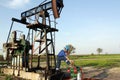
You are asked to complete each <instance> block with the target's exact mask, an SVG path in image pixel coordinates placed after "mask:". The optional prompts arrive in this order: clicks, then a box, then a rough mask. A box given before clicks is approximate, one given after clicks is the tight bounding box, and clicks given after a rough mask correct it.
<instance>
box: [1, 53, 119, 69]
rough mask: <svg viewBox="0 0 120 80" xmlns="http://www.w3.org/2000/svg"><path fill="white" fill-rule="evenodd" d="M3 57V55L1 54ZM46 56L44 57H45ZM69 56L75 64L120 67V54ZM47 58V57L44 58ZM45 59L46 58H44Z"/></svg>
mask: <svg viewBox="0 0 120 80" xmlns="http://www.w3.org/2000/svg"><path fill="white" fill-rule="evenodd" d="M0 58H1V56H0ZM43 58H44V57H43ZM69 58H70V59H71V60H73V61H74V63H75V65H77V66H81V67H89V66H92V67H97V68H99V67H100V68H101V67H107V68H112V67H120V54H106V55H103V54H101V55H70V56H69ZM44 59H45V58H44ZM33 61H34V62H36V61H37V58H36V57H34V60H33ZM43 61H44V60H43ZM0 63H1V64H5V63H6V61H1V59H0ZM66 66H68V65H66V63H65V62H62V67H66Z"/></svg>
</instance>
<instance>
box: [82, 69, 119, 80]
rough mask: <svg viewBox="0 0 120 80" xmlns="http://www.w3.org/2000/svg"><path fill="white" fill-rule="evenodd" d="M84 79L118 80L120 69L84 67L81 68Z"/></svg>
mask: <svg viewBox="0 0 120 80" xmlns="http://www.w3.org/2000/svg"><path fill="white" fill-rule="evenodd" d="M83 72H84V77H88V78H99V79H100V80H120V67H116V68H109V69H106V68H103V69H98V68H93V67H85V68H83Z"/></svg>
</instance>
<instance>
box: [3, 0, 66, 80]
mask: <svg viewBox="0 0 120 80" xmlns="http://www.w3.org/2000/svg"><path fill="white" fill-rule="evenodd" d="M63 7H64V5H63V0H49V1H48V0H45V1H44V2H42V3H41V4H40V5H38V6H36V7H34V8H32V9H29V10H27V11H24V12H22V13H21V19H16V18H12V24H11V27H10V30H9V33H8V37H7V41H6V43H4V44H3V49H4V54H5V58H7V60H8V65H10V66H11V68H12V69H13V75H15V70H16V69H18V76H19V75H20V70H21V68H22V69H23V68H25V71H28V72H29V71H34V72H36V71H37V70H40V71H44V77H45V80H48V77H50V75H52V74H54V73H55V67H56V58H55V44H54V43H55V32H57V31H58V29H56V21H55V20H56V19H57V18H60V14H61V11H62V9H63ZM51 14H52V15H51ZM31 19H34V20H31ZM52 19H53V20H54V21H52ZM28 21H30V22H28ZM14 22H17V23H20V24H24V25H25V26H26V28H27V29H28V34H27V35H26V34H23V35H21V36H19V38H18V35H17V31H12V27H13V24H14ZM52 26H53V27H52ZM34 54H38V55H37V57H35V58H37V66H34V65H33V60H34V57H33V55H34ZM42 54H44V61H45V62H44V66H43V64H42V60H41V55H42ZM10 58H11V59H10ZM21 61H22V63H21Z"/></svg>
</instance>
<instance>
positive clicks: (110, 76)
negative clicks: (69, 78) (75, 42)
mask: <svg viewBox="0 0 120 80" xmlns="http://www.w3.org/2000/svg"><path fill="white" fill-rule="evenodd" d="M83 72H84V77H86V78H99V79H100V80H120V67H116V68H109V69H106V68H102V69H98V68H93V67H84V68H83ZM0 80H6V77H5V76H4V75H0ZM12 80H23V79H17V78H14V79H12Z"/></svg>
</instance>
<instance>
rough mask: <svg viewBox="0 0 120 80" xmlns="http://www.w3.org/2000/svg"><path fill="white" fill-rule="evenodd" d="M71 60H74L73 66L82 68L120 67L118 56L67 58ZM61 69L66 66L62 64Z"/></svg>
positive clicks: (77, 56) (73, 56)
mask: <svg viewBox="0 0 120 80" xmlns="http://www.w3.org/2000/svg"><path fill="white" fill-rule="evenodd" d="M69 58H70V59H71V60H74V63H75V65H77V66H82V67H89V66H92V67H97V68H101V67H104V68H105V67H106V68H112V67H120V54H107V55H84V56H80V55H71V56H69ZM62 65H63V66H62V67H64V66H67V65H66V64H65V63H62Z"/></svg>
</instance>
